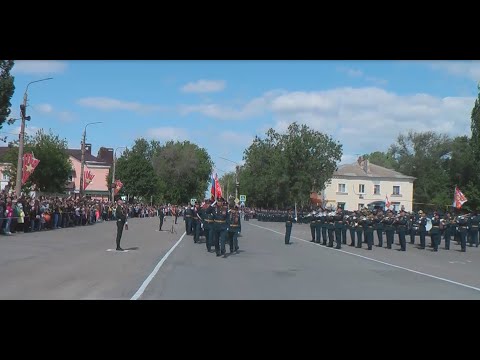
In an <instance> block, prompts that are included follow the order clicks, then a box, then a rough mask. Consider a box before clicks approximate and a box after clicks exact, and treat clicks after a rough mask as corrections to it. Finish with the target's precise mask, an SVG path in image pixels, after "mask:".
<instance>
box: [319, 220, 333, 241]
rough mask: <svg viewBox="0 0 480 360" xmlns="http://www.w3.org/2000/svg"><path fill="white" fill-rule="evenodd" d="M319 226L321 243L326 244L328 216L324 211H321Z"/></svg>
mask: <svg viewBox="0 0 480 360" xmlns="http://www.w3.org/2000/svg"><path fill="white" fill-rule="evenodd" d="M320 227H321V229H322V245H323V246H327V229H328V216H327V213H326V212H323V213H322V222H321V223H320ZM332 244H333V243H332ZM332 246H333V245H332Z"/></svg>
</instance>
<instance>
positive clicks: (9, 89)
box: [0, 60, 15, 129]
mask: <svg viewBox="0 0 480 360" xmlns="http://www.w3.org/2000/svg"><path fill="white" fill-rule="evenodd" d="M13 65H14V61H13V60H0V129H1V128H2V127H3V123H4V122H5V121H6V120H7V118H8V116H9V115H10V107H11V106H12V104H11V103H10V99H11V98H12V96H13V93H14V91H15V85H14V77H13V76H12V75H10V71H11V70H12V68H13Z"/></svg>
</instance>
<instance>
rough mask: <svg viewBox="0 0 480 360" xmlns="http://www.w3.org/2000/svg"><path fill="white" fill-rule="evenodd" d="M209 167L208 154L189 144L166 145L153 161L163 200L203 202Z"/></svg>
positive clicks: (176, 202) (178, 202)
mask: <svg viewBox="0 0 480 360" xmlns="http://www.w3.org/2000/svg"><path fill="white" fill-rule="evenodd" d="M212 166H213V163H212V160H211V158H210V155H209V154H208V152H207V151H206V150H205V149H203V148H200V147H199V146H198V145H196V144H193V143H191V142H189V141H184V142H179V141H177V142H174V141H169V142H167V143H166V144H164V145H163V146H160V147H159V149H158V152H157V154H156V155H155V156H154V158H153V167H154V169H155V173H156V175H157V176H158V178H159V182H160V183H161V187H162V192H163V194H162V195H163V198H164V199H165V201H167V202H170V203H175V204H181V203H187V202H189V201H190V199H191V198H197V199H203V198H204V196H205V190H206V188H207V184H208V182H209V179H210V174H211V172H212Z"/></svg>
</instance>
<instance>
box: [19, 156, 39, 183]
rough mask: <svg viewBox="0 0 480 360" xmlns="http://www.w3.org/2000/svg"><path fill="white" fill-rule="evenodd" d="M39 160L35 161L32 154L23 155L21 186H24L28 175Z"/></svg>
mask: <svg viewBox="0 0 480 360" xmlns="http://www.w3.org/2000/svg"><path fill="white" fill-rule="evenodd" d="M39 162H40V160H38V159H35V156H33V154H32V153H25V154H23V173H22V185H25V183H26V182H27V180H28V178H29V177H30V175H32V174H33V171H34V170H35V168H36V167H37V165H38V163H39Z"/></svg>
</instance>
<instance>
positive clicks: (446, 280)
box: [248, 224, 480, 292]
mask: <svg viewBox="0 0 480 360" xmlns="http://www.w3.org/2000/svg"><path fill="white" fill-rule="evenodd" d="M248 225H252V226H256V227H258V228H261V229H265V230H268V231H271V232H274V233H277V234H280V235H283V236H285V233H281V232H278V231H275V230H272V229H269V228H266V227H263V226H259V225H255V224H248ZM292 238H293V239H296V240H300V241H304V242H306V243H307V244H312V245H315V246H317V247H318V248H320V249H325V250H330V251H338V252H341V253H344V254H349V255H353V256H357V257H360V258H362V259H366V260H370V261H373V262H377V263H380V264H383V265H387V266H391V267H394V268H397V269H401V270H405V271H410V272H412V273H415V274H419V275H423V276H427V277H429V278H433V279H437V280H441V281H445V282H448V283H450V284H454V285H458V286H463V287H466V288H469V289H472V290H475V291H479V292H480V288H477V287H475V286H471V285H467V284H463V283H460V282H457V281H453V280H449V279H445V278H441V277H438V276H435V275H430V274H426V273H423V272H420V271H417V270H413V269H409V268H406V267H403V266H398V265H394V264H390V263H387V262H385V261H380V260H376V259H372V258H369V257H367V256H363V255H359V254H355V253H351V252H349V251H345V250H341V249H335V248H329V247H324V246H318V245H317V244H316V243H313V242H310V241H308V240H304V239H300V238H297V237H295V236H292Z"/></svg>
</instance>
